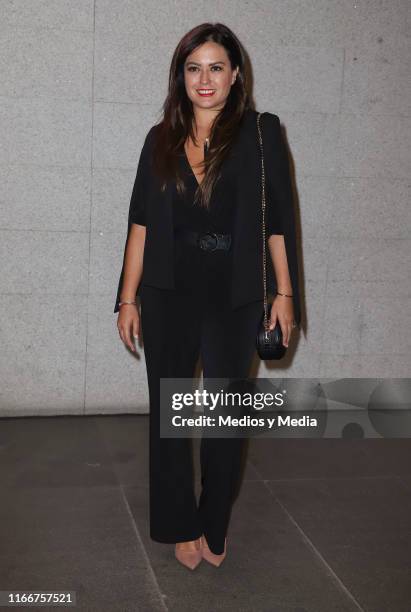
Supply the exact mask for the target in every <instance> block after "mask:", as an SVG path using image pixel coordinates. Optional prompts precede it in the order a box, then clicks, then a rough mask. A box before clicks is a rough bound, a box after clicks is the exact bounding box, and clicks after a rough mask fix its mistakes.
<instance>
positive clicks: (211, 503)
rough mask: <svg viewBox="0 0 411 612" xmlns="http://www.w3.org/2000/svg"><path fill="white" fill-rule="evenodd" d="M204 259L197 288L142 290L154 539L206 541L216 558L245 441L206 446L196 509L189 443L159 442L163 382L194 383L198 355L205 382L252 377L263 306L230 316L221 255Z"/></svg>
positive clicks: (211, 440)
mask: <svg viewBox="0 0 411 612" xmlns="http://www.w3.org/2000/svg"><path fill="white" fill-rule="evenodd" d="M201 257H203V259H202V260H201V262H200V264H201V265H202V266H203V269H202V272H203V274H201V270H200V281H201V283H200V284H199V288H198V289H196V290H194V291H177V290H163V289H158V288H155V287H149V286H144V287H142V288H141V327H142V334H143V341H144V352H145V359H146V367H147V378H148V386H149V399H150V434H149V435H150V439H149V466H150V468H149V469H150V474H149V476H150V479H149V484H150V496H149V499H150V537H151V538H152V539H153V540H155V541H158V542H166V543H176V542H184V541H188V540H195V539H197V538H199V537H200V535H201V534H204V535H205V537H206V539H207V542H208V544H209V547H210V549H211V551H212V552H214V553H215V554H221V553H222V552H223V550H224V538H225V537H226V534H227V528H228V523H229V518H230V513H231V508H232V503H233V501H234V494H235V492H236V490H237V487H238V485H239V484H240V483H239V477H240V469H241V464H242V454H243V451H244V445H245V439H242V438H208V437H203V438H202V439H201V445H200V465H201V485H202V490H201V495H200V499H199V503H198V505H197V502H196V497H195V491H194V470H193V454H192V440H191V439H190V438H162V437H160V378H167V377H171V378H173V377H181V378H191V377H193V376H194V373H195V366H196V363H197V361H198V358H199V356H200V357H201V362H202V366H203V378H204V379H206V378H208V377H210V378H218V377H230V378H237V377H238V378H244V377H247V376H249V371H250V367H251V363H252V360H253V356H254V353H255V336H256V330H257V326H258V322H259V320H260V318H261V314H262V308H263V306H262V301H259V302H253V303H250V304H247V305H245V306H242V307H241V308H238V309H236V310H231V307H230V305H229V299H227V298H228V292H227V289H228V287H229V285H227V284H225V286H224V287H222V286H221V282H224V283H225V281H226V280H227V279H224V276H223V275H222V273H221V270H222V269H223V267H222V265H223V264H224V255H222V254H220V253H217V252H214V253H205V254H203V255H201ZM197 263H198V262H197ZM204 266H205V267H204ZM218 270H220V274H218ZM197 271H198V270H197ZM204 273H205V274H204ZM213 283H214V284H213ZM219 283H220V285H219ZM200 287H201V289H200ZM210 290H211V294H210ZM224 292H225V293H224Z"/></svg>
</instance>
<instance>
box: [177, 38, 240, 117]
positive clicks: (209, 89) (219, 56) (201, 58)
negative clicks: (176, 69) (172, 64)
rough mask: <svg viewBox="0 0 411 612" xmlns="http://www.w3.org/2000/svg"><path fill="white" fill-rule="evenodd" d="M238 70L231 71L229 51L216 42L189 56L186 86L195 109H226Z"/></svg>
mask: <svg viewBox="0 0 411 612" xmlns="http://www.w3.org/2000/svg"><path fill="white" fill-rule="evenodd" d="M237 72H238V70H237V69H236V68H234V70H232V69H231V65H230V60H229V58H228V55H227V51H226V50H225V48H224V47H223V46H222V45H219V44H217V43H215V42H206V43H204V44H202V45H200V46H199V47H197V48H196V49H194V51H193V52H192V53H190V55H188V56H187V58H186V61H185V64H184V82H185V88H186V92H187V96H188V97H189V98H190V100H191V101H192V103H193V105H194V106H197V107H198V108H203V109H213V110H220V109H221V108H223V107H224V105H225V102H226V99H227V97H228V95H229V93H230V89H231V86H232V84H233V83H234V81H235V78H236V76H237Z"/></svg>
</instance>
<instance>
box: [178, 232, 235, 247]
mask: <svg viewBox="0 0 411 612" xmlns="http://www.w3.org/2000/svg"><path fill="white" fill-rule="evenodd" d="M176 236H177V237H178V239H179V240H180V239H181V240H182V241H183V242H184V243H185V244H188V245H190V246H195V247H198V248H200V249H202V250H203V251H218V250H223V251H228V250H229V248H230V246H231V234H218V233H216V232H205V233H203V232H195V231H193V230H189V229H185V228H179V229H178V230H177V231H176Z"/></svg>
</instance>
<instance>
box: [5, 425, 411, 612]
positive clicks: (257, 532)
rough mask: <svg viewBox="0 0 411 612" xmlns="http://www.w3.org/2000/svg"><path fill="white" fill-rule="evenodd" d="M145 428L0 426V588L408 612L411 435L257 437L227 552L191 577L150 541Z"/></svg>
mask: <svg viewBox="0 0 411 612" xmlns="http://www.w3.org/2000/svg"><path fill="white" fill-rule="evenodd" d="M147 431H148V417H147V416H132V415H124V416H101V417H78V418H77V417H55V418H49V417H46V418H16V419H2V420H0V457H1V463H0V477H1V483H2V484H1V487H2V491H1V493H2V501H1V504H0V521H1V522H0V541H1V546H0V580H1V584H0V590H20V591H21V590H43V591H47V590H48V591H50V590H52V591H59V592H60V591H64V590H71V591H76V593H77V602H78V605H77V606H76V609H78V610H87V611H89V612H93V611H96V612H97V611H98V612H105V611H108V612H112V611H117V610H119V611H121V612H126V611H140V610H147V611H156V610H173V611H174V610H175V611H178V612H183V611H185V610H187V611H188V610H190V611H191V610H196V611H197V610H200V611H201V610H207V611H208V612H214V611H217V610H236V611H238V610H241V611H254V610H256V611H261V612H263V611H270V612H277V611H278V612H306V611H309V612H322V611H326V612H330V611H334V610H335V611H337V610H338V611H341V612H342V611H351V610H364V611H367V612H371V611H372V612H379V611H381V612H383V611H384V612H391V611H395V612H402V611H404V612H409V610H410V609H411V603H410V602H411V586H410V585H411V554H410V553H411V547H410V542H411V440H406V439H397V440H378V439H372V440H352V441H349V440H337V439H333V440H331V439H330V440H315V439H309V440H302V439H300V440H284V439H283V440H261V439H259V440H258V439H254V440H251V442H250V447H249V453H248V463H247V466H246V469H245V472H244V481H243V485H242V488H241V491H240V494H239V497H238V499H237V502H236V504H235V507H234V510H233V513H232V518H231V522H230V528H229V534H228V556H227V558H226V560H225V561H224V563H223V564H222V566H221V567H220V568H218V569H217V568H214V567H212V566H210V565H209V564H207V563H206V562H203V563H202V564H201V565H200V566H199V567H198V568H197V569H196V570H195V571H194V572H190V571H189V570H187V569H185V568H184V567H182V566H181V565H180V564H178V562H177V561H175V559H174V556H173V555H174V548H173V546H172V545H169V544H159V543H157V542H153V541H152V540H150V538H149V535H148V480H147V475H148V469H147ZM195 448H196V460H197V462H198V441H196V447H195ZM197 486H198V482H197ZM19 609H20V608H19ZM31 609H39V610H40V609H41V610H46V609H51V608H38V607H31Z"/></svg>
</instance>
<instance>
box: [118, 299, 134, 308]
mask: <svg viewBox="0 0 411 612" xmlns="http://www.w3.org/2000/svg"><path fill="white" fill-rule="evenodd" d="M123 304H136V302H129V301H127V300H125V301H124V302H119V303H118V306H119V307H120V306H122V305H123Z"/></svg>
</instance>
